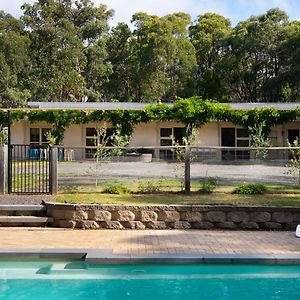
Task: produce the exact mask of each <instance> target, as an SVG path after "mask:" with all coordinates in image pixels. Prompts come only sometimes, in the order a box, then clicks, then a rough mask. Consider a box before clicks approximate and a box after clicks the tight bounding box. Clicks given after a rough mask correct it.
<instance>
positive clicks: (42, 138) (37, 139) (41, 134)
mask: <svg viewBox="0 0 300 300" xmlns="http://www.w3.org/2000/svg"><path fill="white" fill-rule="evenodd" d="M50 130H51V128H30V145H45V144H47V143H48V141H47V134H48V132H49V131H50Z"/></svg>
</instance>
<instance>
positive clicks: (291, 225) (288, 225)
mask: <svg viewBox="0 0 300 300" xmlns="http://www.w3.org/2000/svg"><path fill="white" fill-rule="evenodd" d="M282 225H283V229H285V230H293V231H294V230H296V227H297V226H298V225H299V223H285V224H282Z"/></svg>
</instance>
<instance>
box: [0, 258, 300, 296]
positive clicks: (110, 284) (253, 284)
mask: <svg viewBox="0 0 300 300" xmlns="http://www.w3.org/2000/svg"><path fill="white" fill-rule="evenodd" d="M0 299H5V300H10V299H11V300H23V299H26V300H27V299H28V300H36V299H42V300H47V299H55V300H60V299H62V300H65V299H66V300H68V299H70V300H71V299H72V300H76V299H83V300H85V299H86V300H92V299H97V300H98V299H99V300H102V299H103V300H104V299H105V300H106V299H116V300H123V299H126V300H136V299H143V300H145V299H155V300H160V299H163V300H172V299H176V300H177V299H178V300H179V299H180V300H182V299H186V300H194V299H199V300H200V299H201V300H202V299H203V300H204V299H212V300H219V299H220V300H221V299H222V300H227V299H228V300H236V299H237V300H238V299H241V300H247V299H251V300H255V299H259V300H263V299H268V300H270V299H287V300H294V299H295V300H296V299H297V300H299V299H300V265H227V264H226V265H215V264H213V265H209V264H207V265H128V266H127V265H117V266H94V265H88V264H85V263H84V262H76V261H75V262H50V261H38V262H28V261H27V262H12V261H11V262H0Z"/></svg>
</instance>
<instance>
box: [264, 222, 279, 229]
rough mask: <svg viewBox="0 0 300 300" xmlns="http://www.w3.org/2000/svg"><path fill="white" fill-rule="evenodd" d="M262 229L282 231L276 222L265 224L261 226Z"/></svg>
mask: <svg viewBox="0 0 300 300" xmlns="http://www.w3.org/2000/svg"><path fill="white" fill-rule="evenodd" d="M263 227H264V228H266V229H282V225H281V224H280V223H277V222H266V223H264V224H263Z"/></svg>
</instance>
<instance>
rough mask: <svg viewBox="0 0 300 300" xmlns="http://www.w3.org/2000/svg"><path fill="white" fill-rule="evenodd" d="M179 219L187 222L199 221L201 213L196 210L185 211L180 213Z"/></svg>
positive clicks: (201, 218) (201, 217)
mask: <svg viewBox="0 0 300 300" xmlns="http://www.w3.org/2000/svg"><path fill="white" fill-rule="evenodd" d="M181 220H183V221H188V222H201V221H202V220H203V214H202V213H200V212H198V211H185V212H183V213H182V214H181Z"/></svg>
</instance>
